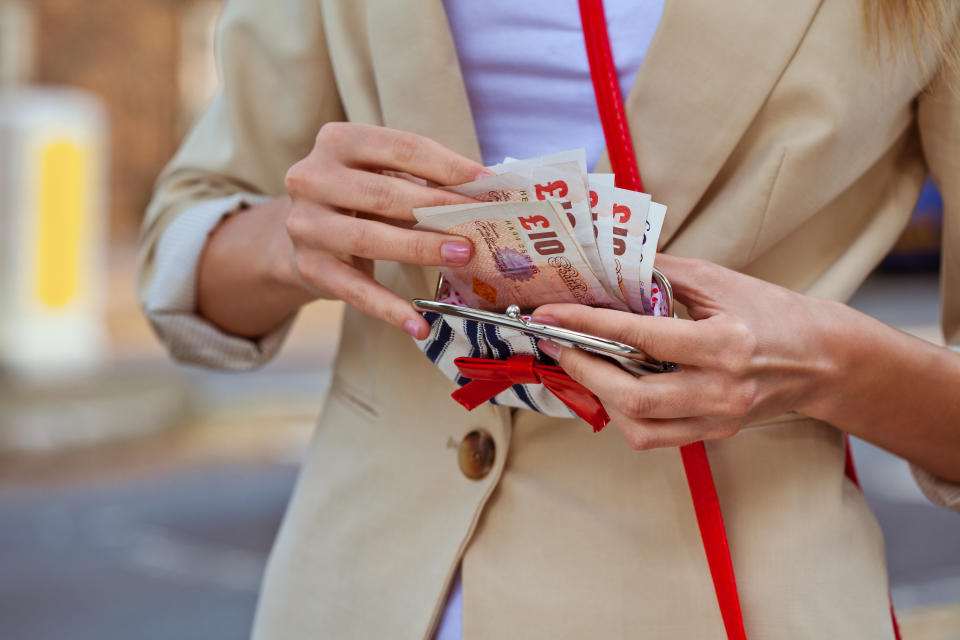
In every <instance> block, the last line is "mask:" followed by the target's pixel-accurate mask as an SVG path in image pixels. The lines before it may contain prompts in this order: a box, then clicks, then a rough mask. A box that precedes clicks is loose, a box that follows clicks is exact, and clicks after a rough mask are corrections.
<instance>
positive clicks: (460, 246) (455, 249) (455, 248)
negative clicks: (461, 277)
mask: <svg viewBox="0 0 960 640" xmlns="http://www.w3.org/2000/svg"><path fill="white" fill-rule="evenodd" d="M471 253H473V246H472V245H471V244H470V243H469V242H444V243H443V246H442V247H440V255H442V256H443V259H444V260H445V261H447V262H448V263H449V264H456V265H464V264H467V263H468V262H470V254H471Z"/></svg>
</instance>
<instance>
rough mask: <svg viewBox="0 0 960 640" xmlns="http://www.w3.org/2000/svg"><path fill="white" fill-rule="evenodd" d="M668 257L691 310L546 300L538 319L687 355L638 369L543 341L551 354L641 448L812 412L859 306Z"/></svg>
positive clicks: (722, 434) (671, 355) (669, 271)
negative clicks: (655, 311) (654, 312)
mask: <svg viewBox="0 0 960 640" xmlns="http://www.w3.org/2000/svg"><path fill="white" fill-rule="evenodd" d="M657 267H658V268H659V269H661V270H662V271H663V272H664V274H665V275H666V276H667V278H669V280H670V282H671V284H672V285H673V292H674V296H675V298H676V300H677V301H678V302H680V303H682V304H683V305H685V306H686V308H687V311H688V313H689V315H690V317H691V318H692V320H685V319H678V318H665V317H654V316H641V315H633V314H629V313H625V312H622V311H614V310H610V309H595V308H591V307H586V306H582V305H575V304H549V305H544V306H542V307H540V308H538V309H537V310H536V311H534V314H533V319H534V320H535V321H537V322H543V323H544V324H550V325H554V326H560V327H565V328H569V329H575V330H577V331H583V332H586V333H591V334H594V335H598V336H602V337H605V338H610V339H613V340H618V341H620V342H625V343H627V344H630V345H634V346H636V347H639V348H640V349H643V350H644V351H646V352H647V353H649V354H650V355H651V356H653V357H655V358H658V359H660V360H666V361H670V362H676V363H678V364H680V365H682V369H681V370H680V371H676V372H672V373H663V374H657V375H648V376H641V377H635V376H633V375H631V374H629V373H627V372H626V371H624V370H623V369H621V368H620V367H618V366H616V365H614V364H612V363H611V362H609V361H607V360H604V359H602V358H599V357H596V356H592V355H589V354H588V353H586V352H585V351H581V350H579V349H573V348H562V347H560V346H559V345H557V344H555V343H552V342H545V341H541V343H540V348H541V349H542V350H543V351H544V352H546V353H547V355H550V356H552V357H554V358H555V359H556V360H558V361H559V363H560V366H562V367H563V368H564V369H565V370H566V371H567V373H569V374H570V376H571V377H572V378H573V379H575V380H577V381H578V382H580V383H581V384H583V385H584V386H585V387H587V388H588V389H590V390H591V391H593V392H594V393H595V394H596V395H597V396H598V397H599V398H600V400H601V402H602V403H603V405H604V407H605V408H606V410H607V412H608V413H609V414H610V417H611V418H612V420H613V422H614V423H615V424H616V425H617V427H618V428H619V429H620V430H621V431H622V432H623V435H624V437H625V438H626V440H627V442H628V443H629V444H630V446H631V447H633V448H634V449H652V448H656V447H669V446H679V445H684V444H688V443H690V442H695V441H697V440H705V439H713V438H726V437H729V436H732V435H734V434H735V433H737V432H738V431H739V430H740V428H741V427H743V426H744V425H746V424H750V423H752V422H756V421H759V420H763V419H767V418H773V417H775V416H777V415H780V414H782V413H784V412H787V411H801V412H803V410H804V407H805V406H807V405H808V404H810V403H813V402H815V400H816V397H817V395H818V394H819V392H820V390H821V389H825V388H827V387H826V385H829V384H831V383H832V381H833V380H834V379H835V378H836V376H837V375H838V369H840V367H839V365H838V364H837V363H836V362H835V359H834V358H833V357H832V354H833V353H834V349H832V348H831V346H830V342H831V341H832V340H835V339H838V337H839V336H840V334H842V333H843V332H842V327H843V326H844V322H845V320H849V316H848V315H847V313H848V312H849V311H851V310H850V309H849V307H846V306H844V305H841V304H838V303H834V302H829V301H825V300H819V299H815V298H810V297H807V296H804V295H801V294H799V293H796V292H793V291H790V290H788V289H784V288H782V287H779V286H776V285H773V284H770V283H768V282H765V281H763V280H758V279H756V278H752V277H750V276H746V275H743V274H740V273H737V272H735V271H731V270H729V269H725V268H723V267H721V266H719V265H716V264H713V263H710V262H706V261H703V260H690V259H686V258H677V257H673V256H669V255H665V254H661V255H659V256H657ZM554 354H556V355H554Z"/></svg>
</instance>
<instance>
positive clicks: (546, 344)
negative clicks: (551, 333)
mask: <svg viewBox="0 0 960 640" xmlns="http://www.w3.org/2000/svg"><path fill="white" fill-rule="evenodd" d="M537 347H539V348H540V351H543V352H544V353H545V354H546V355H548V356H550V357H551V358H553V359H554V360H556V359H557V358H559V357H560V345H558V344H557V343H556V342H551V341H550V340H540V341H539V342H537Z"/></svg>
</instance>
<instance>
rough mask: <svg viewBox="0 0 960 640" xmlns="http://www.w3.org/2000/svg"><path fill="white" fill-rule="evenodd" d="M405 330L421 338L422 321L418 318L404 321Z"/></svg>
mask: <svg viewBox="0 0 960 640" xmlns="http://www.w3.org/2000/svg"><path fill="white" fill-rule="evenodd" d="M403 330H404V331H406V332H407V333H409V334H410V335H411V336H413V337H414V338H416V339H417V340H419V339H420V323H419V322H417V321H416V320H407V321H406V322H404V323H403Z"/></svg>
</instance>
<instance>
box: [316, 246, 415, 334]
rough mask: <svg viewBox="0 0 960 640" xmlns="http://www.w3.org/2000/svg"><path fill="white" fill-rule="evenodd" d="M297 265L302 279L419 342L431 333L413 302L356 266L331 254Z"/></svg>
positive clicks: (318, 255) (317, 254)
mask: <svg viewBox="0 0 960 640" xmlns="http://www.w3.org/2000/svg"><path fill="white" fill-rule="evenodd" d="M297 266H298V269H299V271H300V277H301V278H303V279H304V281H305V282H306V283H307V284H308V285H311V286H313V287H316V288H317V289H320V290H321V291H323V292H325V293H327V294H329V295H331V296H333V297H334V298H337V299H338V300H343V301H344V302H346V303H347V304H349V305H351V306H353V307H356V308H357V309H359V310H360V311H362V312H364V313H366V314H369V315H371V316H374V317H376V318H380V319H381V320H384V321H385V322H388V323H389V324H392V325H393V326H395V327H397V328H399V329H401V330H403V331H405V332H407V333H408V334H410V335H411V336H413V337H414V338H417V339H418V340H423V339H424V338H426V337H427V335H428V334H429V333H430V325H429V323H428V322H427V321H426V319H424V317H423V316H422V315H421V314H420V313H419V312H418V311H417V310H416V309H414V308H413V305H411V304H410V301H409V300H405V299H404V298H401V297H400V296H398V295H397V294H395V293H393V292H392V291H390V290H389V289H387V288H386V287H384V286H383V285H381V284H380V283H379V282H377V281H376V280H374V279H373V278H371V277H370V276H368V275H367V274H365V273H362V272H360V271H359V270H357V269H355V268H354V267H351V266H350V265H348V264H345V263H343V262H341V261H340V260H337V259H336V258H333V257H332V256H330V255H328V254H323V253H312V254H311V253H309V252H308V254H307V255H306V256H305V257H302V258H300V259H299V260H298V265H297Z"/></svg>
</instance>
